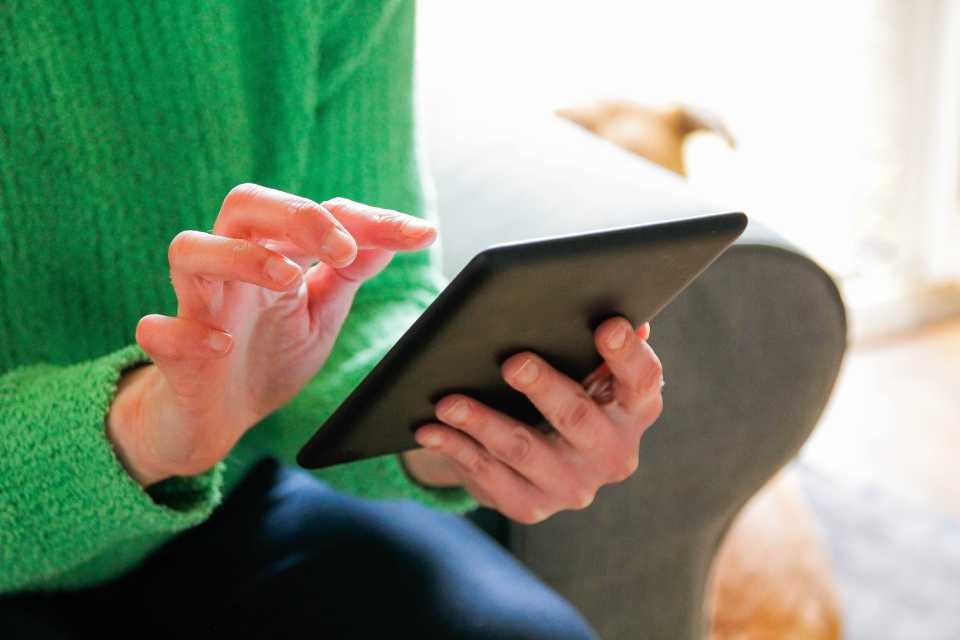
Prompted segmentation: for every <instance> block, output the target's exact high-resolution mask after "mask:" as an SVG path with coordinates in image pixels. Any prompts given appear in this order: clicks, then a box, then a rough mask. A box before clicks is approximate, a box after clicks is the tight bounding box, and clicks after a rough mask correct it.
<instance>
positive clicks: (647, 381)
mask: <svg viewBox="0 0 960 640" xmlns="http://www.w3.org/2000/svg"><path fill="white" fill-rule="evenodd" d="M662 377H663V364H662V363H661V362H660V358H658V357H657V354H655V353H653V352H652V351H651V352H650V358H649V362H648V363H647V366H646V371H645V372H644V376H643V380H642V383H641V389H642V390H643V391H645V392H649V391H653V390H656V389H659V388H660V379H661V378H662Z"/></svg>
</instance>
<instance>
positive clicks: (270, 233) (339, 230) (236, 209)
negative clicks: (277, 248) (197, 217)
mask: <svg viewBox="0 0 960 640" xmlns="http://www.w3.org/2000/svg"><path fill="white" fill-rule="evenodd" d="M213 232H214V233H215V234H219V235H224V236H230V237H234V238H244V239H248V240H252V239H257V238H266V239H274V240H289V241H291V242H293V243H294V244H295V245H297V246H298V247H300V248H301V249H302V250H303V251H304V253H306V254H307V255H310V256H316V257H317V258H319V259H320V260H323V261H324V262H327V263H329V264H331V265H332V266H334V267H345V266H347V265H348V264H350V263H351V262H353V259H354V258H355V257H356V255H357V249H358V247H357V242H356V241H355V240H354V238H353V236H352V235H350V232H349V231H347V229H346V228H345V227H344V226H343V225H342V224H341V223H340V222H339V221H338V220H337V219H336V218H335V217H334V216H333V214H331V213H330V212H329V211H327V210H326V209H325V208H323V207H322V206H320V205H319V204H317V203H316V202H314V201H313V200H310V199H308V198H303V197H300V196H296V195H293V194H290V193H286V192H285V191H280V190H278V189H271V188H270V187H264V186H261V185H258V184H253V183H243V184H240V185H237V186H236V187H234V188H233V189H231V190H230V192H229V193H228V194H227V196H226V197H225V198H224V199H223V204H222V206H221V207H220V212H219V213H218V214H217V220H216V222H215V223H214V226H213Z"/></svg>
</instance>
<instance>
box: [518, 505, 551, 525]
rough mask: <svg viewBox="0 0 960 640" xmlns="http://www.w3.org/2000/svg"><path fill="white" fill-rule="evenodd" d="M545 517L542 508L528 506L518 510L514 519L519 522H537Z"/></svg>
mask: <svg viewBox="0 0 960 640" xmlns="http://www.w3.org/2000/svg"><path fill="white" fill-rule="evenodd" d="M546 519H547V514H546V512H544V511H543V510H542V509H538V508H536V507H528V508H526V509H523V510H521V511H519V512H518V513H517V514H516V516H514V520H516V521H517V522H519V523H521V524H539V523H541V522H543V521H544V520H546Z"/></svg>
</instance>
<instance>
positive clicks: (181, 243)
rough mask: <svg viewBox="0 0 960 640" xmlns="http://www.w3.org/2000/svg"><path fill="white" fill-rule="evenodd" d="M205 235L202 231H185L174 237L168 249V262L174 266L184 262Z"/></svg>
mask: <svg viewBox="0 0 960 640" xmlns="http://www.w3.org/2000/svg"><path fill="white" fill-rule="evenodd" d="M202 236H203V234H202V233H201V232H200V231H194V230H191V229H185V230H183V231H181V232H179V233H178V234H177V235H175V236H173V239H172V240H170V245H169V246H168V247H167V261H168V262H169V264H170V266H171V267H172V266H174V265H176V264H178V263H180V262H182V261H183V259H184V258H186V257H187V256H188V255H189V254H190V253H191V252H192V251H193V250H194V248H195V247H196V245H197V244H198V243H199V242H200V241H201V238H202Z"/></svg>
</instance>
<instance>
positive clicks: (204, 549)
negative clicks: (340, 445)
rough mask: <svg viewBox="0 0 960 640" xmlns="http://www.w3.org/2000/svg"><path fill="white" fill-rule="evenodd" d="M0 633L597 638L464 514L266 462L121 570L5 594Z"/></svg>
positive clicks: (0, 603) (565, 604)
mask: <svg viewBox="0 0 960 640" xmlns="http://www.w3.org/2000/svg"><path fill="white" fill-rule="evenodd" d="M128 625H133V628H130V627H129V626H128ZM0 629H2V630H3V632H2V633H0V635H2V636H3V637H5V638H12V637H19V636H18V634H20V635H22V636H23V637H30V638H44V637H51V638H74V637H90V636H93V635H99V636H101V637H102V636H103V635H112V634H113V633H118V632H119V633H123V632H127V633H129V634H130V635H129V637H152V636H157V637H169V638H182V637H189V636H193V635H196V636H203V637H212V636H211V635H210V634H211V633H218V634H220V633H222V634H230V635H233V636H237V637H257V638H261V637H262V638H287V637H290V638H293V637H297V638H308V637H309V638H340V637H347V638H352V637H383V638H397V637H408V636H409V637H413V638H437V637H442V638H551V639H561V638H594V637H596V634H595V632H593V631H592V630H591V629H590V627H589V626H588V625H587V623H586V622H585V621H584V620H583V618H582V617H581V616H580V614H579V613H577V611H576V610H575V609H574V608H573V607H572V606H571V605H570V604H569V603H568V602H566V601H565V600H563V599H562V598H561V597H560V596H559V595H558V594H557V593H556V592H554V591H552V590H551V589H550V588H548V587H547V586H545V585H544V584H543V583H542V582H540V581H539V580H538V579H537V578H536V577H534V576H533V575H532V574H531V573H530V572H529V571H528V570H527V569H525V568H524V567H523V566H522V565H520V564H519V563H518V562H517V560H515V559H514V558H513V557H512V556H511V555H510V554H509V553H508V552H506V551H505V550H504V549H503V548H502V547H501V546H499V545H498V544H497V543H496V542H495V541H493V540H492V539H491V538H490V537H488V536H487V535H486V534H485V533H483V532H482V531H481V530H480V529H478V528H477V527H476V526H475V525H473V524H472V523H471V522H469V521H467V520H464V519H463V518H460V517H457V516H454V515H450V514H445V513H439V512H436V511H433V510H431V509H427V508H425V507H423V506H421V505H419V504H417V503H414V502H412V501H399V502H374V501H366V500H360V499H357V498H354V497H352V496H348V495H345V494H343V493H340V492H337V491H335V490H333V489H331V488H330V487H328V486H327V485H325V484H323V483H322V482H320V481H318V480H316V479H315V478H314V477H313V476H311V475H309V474H307V473H305V472H303V471H300V470H297V469H293V468H288V467H283V466H280V465H278V464H277V463H276V462H274V461H272V460H267V461H264V462H261V463H260V464H259V465H257V466H256V467H255V468H254V469H253V471H252V472H251V473H250V474H249V475H248V476H247V477H246V478H245V479H244V481H243V482H242V484H241V485H239V486H238V487H237V489H236V490H235V491H234V492H233V493H231V495H230V496H229V497H228V498H227V500H225V502H224V503H223V504H222V505H221V506H220V508H218V509H217V510H216V511H215V512H214V514H213V515H212V516H211V518H210V519H209V520H207V521H206V522H205V523H203V524H202V525H200V526H198V527H195V528H193V529H191V530H189V531H187V532H185V533H184V534H182V535H180V536H178V537H177V538H175V539H174V540H172V541H171V542H169V543H168V544H166V545H165V546H163V547H162V548H160V549H159V550H158V551H157V552H156V553H154V554H153V555H152V556H151V557H150V558H149V559H148V560H147V561H146V562H145V563H144V564H143V565H142V566H140V567H139V568H137V569H136V570H134V571H132V572H130V573H128V574H126V575H125V576H123V577H122V578H120V579H118V580H115V581H113V582H110V583H108V584H104V585H101V586H97V587H95V588H90V589H84V590H79V591H71V592H65V593H56V594H47V595H36V594H31V595H17V596H14V597H6V598H0ZM11 630H12V631H13V635H8V634H9V632H10V631H11Z"/></svg>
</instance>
